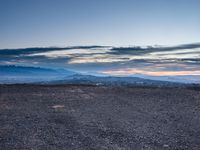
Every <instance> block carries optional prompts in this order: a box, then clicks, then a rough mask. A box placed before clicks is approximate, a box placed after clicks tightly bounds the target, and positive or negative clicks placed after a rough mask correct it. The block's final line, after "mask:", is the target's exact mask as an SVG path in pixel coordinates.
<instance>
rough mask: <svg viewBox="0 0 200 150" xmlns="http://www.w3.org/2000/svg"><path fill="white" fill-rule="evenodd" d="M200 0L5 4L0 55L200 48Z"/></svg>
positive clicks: (0, 5) (0, 15) (0, 11)
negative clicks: (92, 48)
mask: <svg viewBox="0 0 200 150" xmlns="http://www.w3.org/2000/svg"><path fill="white" fill-rule="evenodd" d="M199 31H200V1H199V0H0V49H3V48H25V47H49V46H61V47H62V46H76V45H105V46H106V45H108V46H130V45H139V46H142V45H178V44H185V43H197V42H200V34H199Z"/></svg>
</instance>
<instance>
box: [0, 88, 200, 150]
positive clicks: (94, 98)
mask: <svg viewBox="0 0 200 150" xmlns="http://www.w3.org/2000/svg"><path fill="white" fill-rule="evenodd" d="M0 149H2V150H13V149H17V150H25V149H27V150H30V149H31V150H40V149H41V150H106V149H107V150H142V149H143V150H162V149H169V150H171V149H172V150H175V149H177V150H186V149H188V150H193V149H194V150H199V149H200V91H199V89H195V88H194V89H192V88H153V87H101V86H100V87H98V86H78V85H77V86H75V85H74V86H71V85H52V86H50V85H49V86H48V85H46V86H44V85H43V86H41V85H1V86H0Z"/></svg>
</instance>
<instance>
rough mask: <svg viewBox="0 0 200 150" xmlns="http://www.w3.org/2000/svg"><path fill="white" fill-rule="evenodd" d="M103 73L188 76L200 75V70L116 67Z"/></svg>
mask: <svg viewBox="0 0 200 150" xmlns="http://www.w3.org/2000/svg"><path fill="white" fill-rule="evenodd" d="M101 73H103V74H108V75H116V76H127V75H134V74H143V75H149V76H186V75H200V70H195V71H146V70H140V69H134V68H127V69H116V70H108V71H102V72H101Z"/></svg>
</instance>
